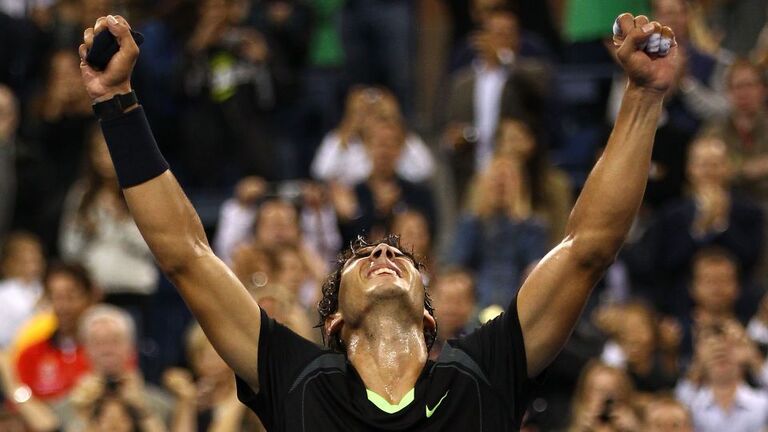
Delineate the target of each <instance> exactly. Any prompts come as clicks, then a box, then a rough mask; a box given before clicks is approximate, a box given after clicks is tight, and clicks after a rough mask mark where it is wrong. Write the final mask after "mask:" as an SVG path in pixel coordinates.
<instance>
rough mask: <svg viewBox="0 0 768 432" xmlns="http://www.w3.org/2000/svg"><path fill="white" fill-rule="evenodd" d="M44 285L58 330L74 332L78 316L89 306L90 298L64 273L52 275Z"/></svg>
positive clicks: (84, 290)
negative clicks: (45, 285)
mask: <svg viewBox="0 0 768 432" xmlns="http://www.w3.org/2000/svg"><path fill="white" fill-rule="evenodd" d="M46 283H47V285H48V286H47V292H48V295H49V296H50V300H51V306H52V307H53V312H54V314H55V315H56V319H57V320H58V323H59V328H60V329H61V330H63V331H65V332H74V331H76V329H77V326H78V322H79V321H80V316H81V315H82V314H83V312H85V310H86V309H88V306H90V305H91V300H92V299H91V296H90V295H89V294H88V292H87V290H86V289H85V287H82V286H80V284H79V283H78V282H77V281H76V280H75V279H73V278H72V277H71V276H69V275H68V274H66V273H56V274H53V275H51V276H49V277H48V280H47V281H46Z"/></svg>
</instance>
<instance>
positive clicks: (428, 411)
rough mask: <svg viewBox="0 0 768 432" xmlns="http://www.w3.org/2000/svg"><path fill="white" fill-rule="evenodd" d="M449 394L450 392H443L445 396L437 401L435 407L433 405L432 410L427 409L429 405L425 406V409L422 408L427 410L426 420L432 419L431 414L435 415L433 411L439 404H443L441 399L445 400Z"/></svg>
mask: <svg viewBox="0 0 768 432" xmlns="http://www.w3.org/2000/svg"><path fill="white" fill-rule="evenodd" d="M449 392H450V390H448V391H447V392H445V394H444V395H443V397H441V398H440V401H438V402H437V405H435V407H434V408H432V409H429V405H425V407H424V408H426V409H427V418H430V417H432V414H434V413H435V410H436V409H437V407H439V406H440V404H441V403H443V399H445V398H446V397H448V393H449Z"/></svg>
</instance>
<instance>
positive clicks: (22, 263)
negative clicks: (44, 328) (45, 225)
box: [0, 232, 45, 349]
mask: <svg viewBox="0 0 768 432" xmlns="http://www.w3.org/2000/svg"><path fill="white" fill-rule="evenodd" d="M44 269H45V257H44V256H43V250H42V246H41V245H40V240H39V239H38V238H37V237H35V236H34V235H32V234H28V233H24V232H14V233H11V235H10V236H8V239H7V240H6V241H5V243H4V244H3V247H2V254H1V255H0V276H2V279H1V280H0V305H3V312H2V319H0V349H4V348H7V347H8V346H9V345H10V344H11V342H12V341H13V338H14V337H15V336H16V333H17V332H18V330H19V329H20V328H21V326H22V324H23V323H24V322H25V321H26V320H27V319H29V318H30V317H31V316H32V314H33V313H34V311H35V309H36V308H37V305H38V302H40V300H41V298H42V295H43V285H42V283H41V282H40V281H41V279H42V277H43V271H44Z"/></svg>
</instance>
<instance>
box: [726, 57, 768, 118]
mask: <svg viewBox="0 0 768 432" xmlns="http://www.w3.org/2000/svg"><path fill="white" fill-rule="evenodd" d="M765 97H766V89H765V85H764V84H763V81H762V80H761V79H760V77H759V76H758V75H757V73H756V71H755V70H754V69H752V68H750V67H739V68H737V69H735V70H734V71H733V72H732V73H731V76H730V81H729V82H728V99H729V100H730V102H731V106H732V107H733V110H734V111H735V112H736V113H745V114H755V113H757V112H758V111H760V110H761V109H763V106H764V105H765Z"/></svg>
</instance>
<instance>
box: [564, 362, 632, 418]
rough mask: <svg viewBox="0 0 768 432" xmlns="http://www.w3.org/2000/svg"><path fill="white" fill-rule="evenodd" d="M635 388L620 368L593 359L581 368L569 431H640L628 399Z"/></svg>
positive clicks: (630, 399)
mask: <svg viewBox="0 0 768 432" xmlns="http://www.w3.org/2000/svg"><path fill="white" fill-rule="evenodd" d="M633 395H634V389H633V388H632V382H631V381H630V379H629V376H627V374H626V373H625V372H624V371H622V370H621V369H616V368H614V367H611V366H608V365H606V364H605V363H600V362H597V361H593V362H591V363H589V364H588V365H587V366H585V367H584V370H582V372H581V376H580V377H579V381H578V383H577V385H576V391H575V392H574V394H573V404H572V406H571V425H570V427H569V428H568V431H569V432H639V431H640V424H639V420H638V417H637V413H635V411H634V409H633V407H632V405H631V404H630V402H631V401H632V399H633Z"/></svg>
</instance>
